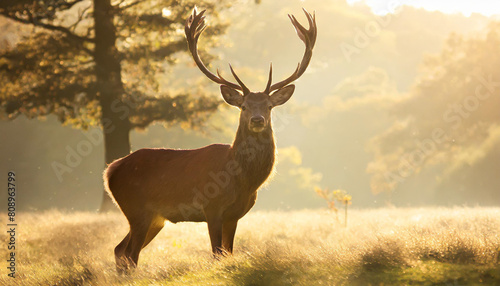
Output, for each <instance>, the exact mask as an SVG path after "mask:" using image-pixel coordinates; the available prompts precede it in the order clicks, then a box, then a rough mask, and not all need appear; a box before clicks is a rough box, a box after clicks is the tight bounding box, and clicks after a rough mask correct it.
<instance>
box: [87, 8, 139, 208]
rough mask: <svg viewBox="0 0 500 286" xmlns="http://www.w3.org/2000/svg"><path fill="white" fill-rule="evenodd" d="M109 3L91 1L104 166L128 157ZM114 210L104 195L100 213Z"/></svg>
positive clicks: (125, 111)
mask: <svg viewBox="0 0 500 286" xmlns="http://www.w3.org/2000/svg"><path fill="white" fill-rule="evenodd" d="M113 19H114V11H113V7H112V6H111V1H110V0H94V27H95V50H94V59H95V64H96V69H95V73H96V80H97V92H98V97H99V100H100V105H101V112H102V118H101V124H102V127H103V132H104V153H105V155H104V157H105V161H106V164H109V163H111V162H113V161H114V160H116V159H118V158H121V157H123V156H126V155H128V154H129V153H130V139H129V133H130V128H131V126H130V121H129V118H128V114H129V110H128V109H126V108H129V107H127V106H126V105H125V104H123V101H122V96H123V94H124V88H123V82H122V78H121V66H120V56H119V53H118V50H117V48H116V27H115V25H114V22H113ZM110 210H117V208H116V207H115V206H114V205H113V203H112V201H111V198H110V197H109V196H108V195H107V193H106V192H104V194H103V200H102V203H101V208H100V211H101V212H106V211H110Z"/></svg>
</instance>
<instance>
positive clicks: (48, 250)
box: [0, 208, 500, 285]
mask: <svg viewBox="0 0 500 286" xmlns="http://www.w3.org/2000/svg"><path fill="white" fill-rule="evenodd" d="M349 216H350V217H349V226H348V227H347V228H346V227H344V226H343V225H342V224H340V223H338V222H337V220H336V218H335V216H334V215H333V214H332V213H330V212H328V211H326V210H304V211H295V212H259V211H257V212H251V213H250V214H248V215H247V216H246V217H244V218H243V219H242V220H241V221H240V224H239V226H238V230H237V233H236V241H235V255H234V256H233V257H230V258H227V259H223V260H221V261H217V260H214V259H212V258H211V254H210V247H209V245H210V243H209V238H208V232H207V227H206V224H204V223H198V224H197V223H179V224H176V225H174V224H171V223H168V222H167V224H166V225H165V228H164V229H163V230H162V231H161V232H160V234H159V235H158V236H157V237H156V238H155V239H154V240H153V241H152V242H151V244H150V245H148V246H147V247H146V248H145V249H144V250H143V252H142V253H141V257H140V259H139V268H138V269H137V270H136V271H135V272H134V273H132V274H131V275H129V276H120V275H118V274H116V272H115V265H114V257H113V248H114V247H115V245H116V244H117V243H118V242H119V241H120V240H121V239H122V238H123V236H124V235H125V234H126V233H127V231H128V228H127V223H126V220H125V219H124V218H123V217H122V215H121V214H106V215H101V214H94V213H86V212H78V213H66V212H59V211H47V212H42V213H20V214H18V216H17V220H18V223H19V225H18V229H17V231H18V236H17V239H18V241H17V247H18V250H17V254H16V257H17V274H16V275H17V278H15V279H12V278H9V277H7V269H6V262H4V264H5V267H4V266H1V267H0V269H1V274H0V275H1V276H0V285H164V284H172V285H184V284H189V285H207V284H212V285H289V284H293V285H335V284H344V285H366V284H373V285H379V284H380V283H385V284H386V285H387V284H388V283H395V282H394V281H399V282H401V283H403V284H405V283H409V282H408V281H410V282H411V281H413V282H414V283H416V284H429V285H430V284H433V283H434V282H435V283H434V284H439V283H442V282H445V283H455V284H457V283H459V284H460V282H464V283H467V281H469V280H467V279H469V278H468V276H471V275H472V276H473V277H472V278H471V279H472V281H476V280H477V282H478V283H480V282H481V281H483V282H485V283H488V282H491V281H493V282H498V283H500V280H499V279H500V267H499V266H498V265H499V259H500V209H499V208H451V209H450V208H420V209H377V210H353V211H351V212H350V213H349ZM0 218H1V220H0V222H1V225H3V226H5V225H6V223H7V221H6V218H7V216H6V214H0ZM0 239H1V241H6V239H7V235H6V232H4V231H2V232H1V233H0ZM0 255H1V257H7V255H8V250H7V249H6V247H1V248H0ZM3 261H5V259H3ZM468 271H470V273H469V272H468ZM476 274H477V275H476ZM467 275H468V276H467ZM401 279H402V280H401ZM433 279H434V280H433ZM480 280H481V281H480ZM405 281H406V282H405ZM433 281H434V282H433ZM457 281H458V282H457ZM450 285H454V284H450Z"/></svg>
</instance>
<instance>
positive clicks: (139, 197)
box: [104, 8, 317, 272]
mask: <svg viewBox="0 0 500 286" xmlns="http://www.w3.org/2000/svg"><path fill="white" fill-rule="evenodd" d="M204 12H205V11H202V12H201V13H197V11H196V8H195V9H194V10H193V13H192V15H190V16H189V18H188V19H187V20H186V25H185V32H186V37H187V42H188V46H189V50H190V52H191V54H192V56H193V58H194V61H195V63H196V64H197V66H198V68H199V69H200V70H201V71H202V72H203V73H204V74H205V75H206V76H207V77H208V78H209V79H211V80H212V81H214V82H216V83H218V84H220V85H221V86H220V90H221V93H222V97H223V98H224V100H225V101H226V102H227V103H228V104H230V105H233V106H236V107H239V108H240V109H241V112H240V123H239V127H238V130H237V132H236V138H235V139H234V142H233V144H232V145H227V144H213V145H209V146H206V147H203V148H200V149H194V150H173V149H140V150H137V151H135V152H133V153H131V154H130V155H128V156H125V157H123V158H121V159H118V160H116V161H114V162H113V163H111V164H110V165H109V167H108V168H107V169H106V171H105V172H104V182H105V187H106V190H107V191H108V193H109V194H110V195H111V196H112V197H113V198H114V200H115V202H116V204H117V205H118V206H119V207H120V209H121V210H122V212H123V214H124V215H125V216H126V217H127V220H128V222H129V224H130V231H129V233H128V234H127V235H126V236H125V238H124V239H123V240H122V241H121V242H120V243H119V244H118V246H116V248H115V258H116V264H117V269H118V271H120V272H122V271H126V270H128V269H130V268H134V267H136V266H137V261H138V259H139V253H140V251H141V250H142V248H144V247H145V246H146V245H148V244H149V243H150V242H151V240H152V239H153V238H154V237H155V236H156V235H157V234H158V232H159V231H160V230H161V229H162V228H163V225H164V223H165V221H166V220H168V221H171V222H173V223H177V222H180V221H193V222H204V221H206V222H207V224H208V233H209V236H210V241H211V244H212V253H213V254H214V256H216V257H218V256H220V255H224V254H226V253H229V254H230V253H232V252H233V240H234V234H235V231H236V225H237V223H238V220H239V219H240V218H242V217H243V216H244V215H245V214H246V213H247V212H248V211H249V210H250V209H251V208H252V206H253V205H254V204H255V200H256V198H257V189H258V188H259V187H260V186H261V185H262V184H263V183H264V182H265V181H266V179H267V178H268V177H269V175H270V174H271V172H272V170H273V165H274V160H275V143H274V138H273V131H272V128H271V109H272V108H273V107H275V106H278V105H281V104H283V103H285V102H287V100H288V99H289V98H290V97H291V96H292V93H293V91H294V89H295V86H294V85H291V84H290V83H291V82H293V81H294V80H296V79H297V78H299V77H300V76H301V75H302V74H303V73H304V71H305V70H306V68H307V66H308V64H309V62H310V60H311V56H312V49H313V47H314V43H315V41H316V33H317V32H316V19H315V16H314V15H311V14H310V13H308V12H307V11H306V10H304V13H305V14H306V17H307V20H308V22H309V29H305V28H304V27H303V26H302V25H301V24H299V23H298V21H297V20H296V19H295V17H294V16H291V15H289V17H290V20H291V21H292V24H293V26H294V27H295V30H296V31H297V34H298V36H299V38H300V39H301V40H302V41H303V42H304V43H305V53H304V56H303V58H302V61H301V62H300V63H299V65H298V67H297V69H296V70H295V72H294V73H293V74H292V75H291V76H290V77H288V78H287V79H285V80H283V81H280V82H278V83H275V84H271V81H272V66H271V68H270V71H269V80H268V82H267V86H266V89H265V90H264V91H263V92H251V91H250V90H249V89H248V88H247V87H246V86H245V85H244V84H243V82H242V81H241V80H240V79H239V78H238V76H237V75H236V73H235V72H234V70H233V68H232V67H231V65H230V69H231V73H232V74H233V76H234V78H235V79H236V81H237V82H238V84H235V83H233V82H229V81H227V80H225V79H224V78H223V77H222V76H221V75H220V73H219V72H218V71H217V75H215V74H213V73H212V72H210V71H209V70H208V69H207V67H206V66H205V65H204V64H203V62H202V61H201V59H200V57H199V55H198V50H197V49H198V48H197V43H198V38H199V36H200V35H201V33H202V32H203V30H204V29H205V27H206V26H205V22H204V19H205V17H204V16H203V14H204ZM273 91H274V92H273Z"/></svg>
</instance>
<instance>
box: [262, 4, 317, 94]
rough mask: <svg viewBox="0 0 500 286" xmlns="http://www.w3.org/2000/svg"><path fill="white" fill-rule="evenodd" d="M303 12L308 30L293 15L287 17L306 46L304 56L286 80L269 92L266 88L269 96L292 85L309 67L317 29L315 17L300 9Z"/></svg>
mask: <svg viewBox="0 0 500 286" xmlns="http://www.w3.org/2000/svg"><path fill="white" fill-rule="evenodd" d="M302 10H304V13H305V14H306V17H307V21H308V22H309V29H306V28H304V26H302V25H301V24H300V23H299V22H298V21H297V19H295V17H294V16H293V15H288V17H289V18H290V20H291V21H292V25H293V26H294V27H295V31H296V32H297V35H298V36H299V38H300V39H301V40H302V42H304V44H305V45H306V50H305V52H304V56H303V57H302V61H301V62H300V63H299V65H298V66H297V69H295V72H294V73H293V74H292V75H291V76H289V77H288V78H287V79H285V80H283V81H280V82H277V83H275V84H273V85H272V86H271V87H270V88H269V90H268V88H266V91H265V92H266V93H267V94H269V92H271V91H274V90H277V89H280V88H282V87H284V86H286V85H288V84H290V83H292V82H293V81H294V80H296V79H298V78H299V77H300V76H301V75H302V74H303V73H304V72H305V71H306V68H307V66H308V65H309V62H310V61H311V56H312V49H313V48H314V44H315V43H316V35H317V28H316V16H315V14H314V12H313V14H312V15H311V14H310V13H309V12H307V11H306V9H304V8H302Z"/></svg>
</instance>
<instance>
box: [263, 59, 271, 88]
mask: <svg viewBox="0 0 500 286" xmlns="http://www.w3.org/2000/svg"><path fill="white" fill-rule="evenodd" d="M272 81H273V63H271V64H270V65H269V79H268V80H267V85H266V89H265V90H264V93H265V94H269V93H270V92H271V83H272Z"/></svg>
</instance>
